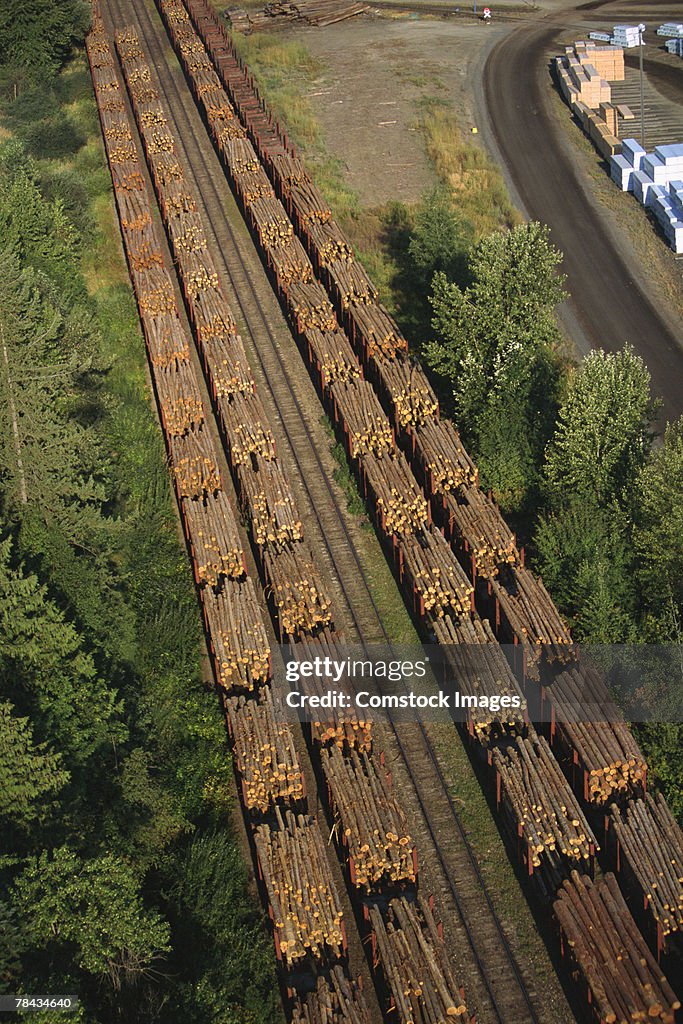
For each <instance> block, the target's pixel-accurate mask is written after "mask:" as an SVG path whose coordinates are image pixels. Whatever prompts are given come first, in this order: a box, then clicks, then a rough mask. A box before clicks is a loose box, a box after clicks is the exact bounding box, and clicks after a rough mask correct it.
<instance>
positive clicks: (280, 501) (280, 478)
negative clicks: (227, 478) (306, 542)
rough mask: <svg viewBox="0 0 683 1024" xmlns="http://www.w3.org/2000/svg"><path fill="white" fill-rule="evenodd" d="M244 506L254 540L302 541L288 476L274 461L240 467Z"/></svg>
mask: <svg viewBox="0 0 683 1024" xmlns="http://www.w3.org/2000/svg"><path fill="white" fill-rule="evenodd" d="M237 479H238V482H239V490H240V497H241V500H242V506H243V508H244V511H245V513H246V516H247V518H248V519H249V523H250V526H251V535H252V537H253V540H254V543H255V544H258V545H259V546H261V545H263V544H289V543H292V542H293V541H298V540H301V538H302V537H303V526H302V524H301V519H300V518H299V512H298V510H297V507H296V504H295V501H294V496H293V494H292V492H291V489H290V486H289V483H288V482H287V478H286V476H285V475H284V473H283V472H282V469H281V468H280V465H279V463H278V462H277V461H275V460H270V461H269V460H265V459H261V460H259V462H258V465H257V466H256V467H253V466H252V465H251V464H247V465H242V466H238V467H237Z"/></svg>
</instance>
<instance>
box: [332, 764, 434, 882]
mask: <svg viewBox="0 0 683 1024" xmlns="http://www.w3.org/2000/svg"><path fill="white" fill-rule="evenodd" d="M320 761H321V764H322V770H323V775H324V777H325V780H326V782H327V785H328V787H329V793H330V805H331V807H332V811H333V814H334V818H335V832H336V834H337V837H338V839H339V841H340V843H341V845H342V846H343V847H344V848H345V849H346V850H347V851H348V855H349V865H350V871H351V881H352V883H353V884H354V885H355V886H357V887H358V888H359V889H363V890H365V891H366V892H377V891H378V890H380V889H382V888H384V887H385V886H387V885H389V886H390V887H392V886H395V885H398V884H402V883H406V882H407V883H411V882H415V881H416V880H417V872H416V869H415V861H414V855H413V843H412V840H411V838H410V835H409V832H408V823H407V821H406V816H405V814H404V813H403V810H402V808H401V806H400V804H399V803H398V801H397V799H396V797H395V796H394V794H393V792H392V791H391V789H390V787H389V784H388V781H387V779H386V776H385V775H384V772H383V770H382V769H381V768H378V767H377V765H376V762H375V759H373V758H371V757H369V756H368V754H365V753H364V754H359V753H358V752H357V751H355V750H352V751H350V752H349V754H347V755H344V754H342V752H341V750H339V748H338V747H336V746H332V747H330V748H328V749H327V750H322V751H321V752H320Z"/></svg>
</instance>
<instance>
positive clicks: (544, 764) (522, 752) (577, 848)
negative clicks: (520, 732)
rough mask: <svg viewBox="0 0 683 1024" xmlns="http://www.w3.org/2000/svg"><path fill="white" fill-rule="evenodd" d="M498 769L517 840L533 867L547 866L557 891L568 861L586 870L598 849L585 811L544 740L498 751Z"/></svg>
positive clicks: (536, 738) (531, 740)
mask: <svg viewBox="0 0 683 1024" xmlns="http://www.w3.org/2000/svg"><path fill="white" fill-rule="evenodd" d="M493 764H494V767H495V769H496V772H497V773H498V776H499V778H500V785H501V800H502V802H503V805H504V806H505V807H506V808H507V810H508V813H510V815H511V819H512V825H513V831H514V834H516V835H517V834H519V835H521V836H523V837H524V839H525V840H526V843H527V845H528V851H529V857H530V860H531V864H532V865H533V867H535V868H536V867H541V865H543V869H544V875H545V877H546V878H548V879H549V880H550V882H551V888H552V891H555V890H556V889H557V884H559V880H560V878H561V877H562V876H563V875H564V874H565V873H566V872H565V870H564V863H563V861H567V862H568V864H569V865H570V866H574V865H575V864H576V862H577V861H580V862H581V864H582V866H583V868H584V869H586V868H587V867H588V866H589V865H590V862H591V857H592V855H593V852H594V850H595V849H596V847H597V843H596V840H595V836H594V835H593V833H592V832H591V830H590V826H589V824H588V822H587V821H586V818H585V816H584V814H583V811H582V810H581V808H580V807H579V804H578V801H577V800H576V797H575V796H574V794H573V793H572V791H571V789H570V787H569V785H568V783H567V780H566V779H565V777H564V775H563V774H562V770H561V769H560V766H559V764H558V763H557V761H556V760H555V758H554V757H553V755H552V751H551V750H550V747H549V746H548V743H547V741H546V740H545V738H544V737H542V736H540V737H539V736H536V735H532V736H531V737H528V738H526V739H525V738H523V737H521V736H518V737H516V739H515V740H514V742H513V743H512V744H511V745H510V746H508V747H506V748H498V747H494V750H493Z"/></svg>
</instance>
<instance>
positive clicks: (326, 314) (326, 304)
mask: <svg viewBox="0 0 683 1024" xmlns="http://www.w3.org/2000/svg"><path fill="white" fill-rule="evenodd" d="M287 306H288V308H289V311H290V313H291V315H292V316H293V318H294V320H295V322H296V325H297V330H298V331H299V333H300V334H305V333H306V332H307V331H309V330H319V331H334V330H336V329H337V318H336V316H335V314H334V309H333V308H332V303H331V302H330V300H329V299H328V297H327V292H326V291H325V289H324V288H323V286H322V285H321V284H319V282H317V281H311V282H307V283H298V282H293V283H292V284H291V285H290V288H289V292H288V294H287Z"/></svg>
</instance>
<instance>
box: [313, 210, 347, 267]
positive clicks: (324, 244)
mask: <svg viewBox="0 0 683 1024" xmlns="http://www.w3.org/2000/svg"><path fill="white" fill-rule="evenodd" d="M305 231H306V237H307V238H308V242H309V245H310V246H312V247H313V248H314V249H315V252H316V254H317V257H318V262H319V263H320V266H321V267H329V265H330V264H331V263H334V262H336V261H338V260H342V261H343V260H348V261H350V260H353V258H354V257H353V249H352V248H351V246H350V245H349V243H348V242H347V240H346V238H345V236H344V233H343V232H342V229H341V228H340V227H339V225H338V224H337V222H336V220H328V221H326V222H325V223H323V224H321V223H317V222H315V221H313V222H309V223H308V224H306V228H305Z"/></svg>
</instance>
